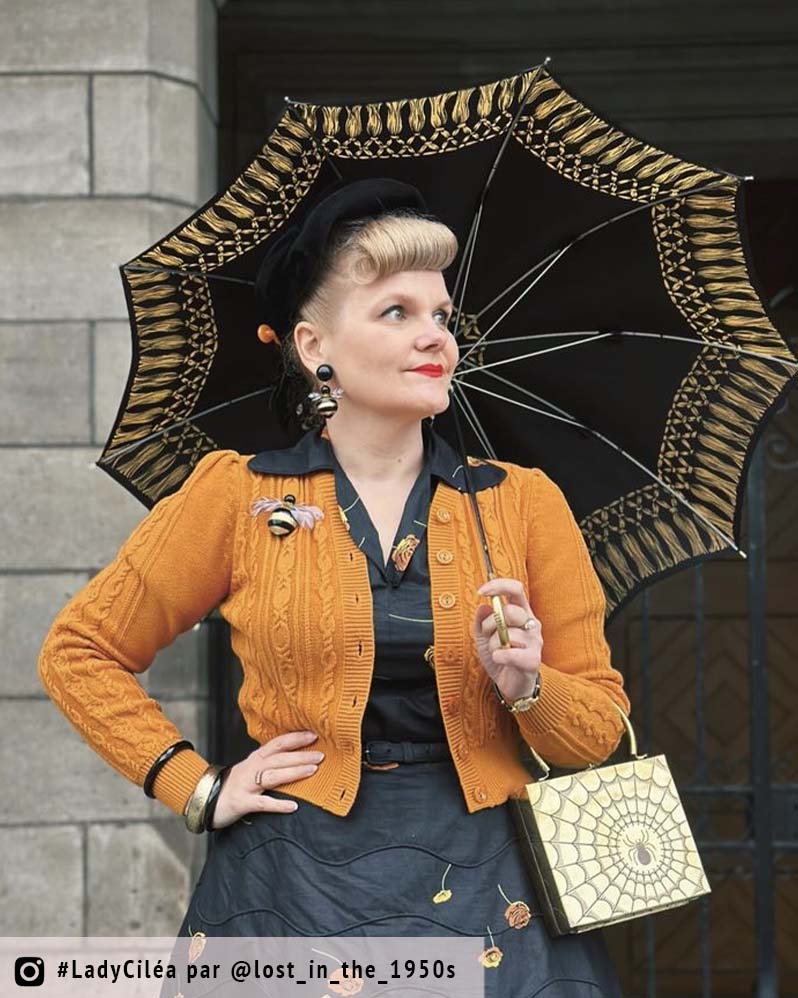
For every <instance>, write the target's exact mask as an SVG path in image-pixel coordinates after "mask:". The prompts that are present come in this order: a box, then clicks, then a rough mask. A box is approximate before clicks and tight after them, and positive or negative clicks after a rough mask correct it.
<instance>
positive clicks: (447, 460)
mask: <svg viewBox="0 0 798 998" xmlns="http://www.w3.org/2000/svg"><path fill="white" fill-rule="evenodd" d="M324 430H325V427H321V428H320V429H311V430H308V431H307V432H306V433H304V434H303V435H302V436H301V437H300V438H299V440H298V441H297V442H296V443H295V444H294V446H293V447H286V448H281V449H279V450H263V451H260V452H259V453H258V454H255V455H254V456H253V457H251V458H250V459H249V461H247V467H248V468H249V469H250V470H251V471H256V472H258V473H259V474H264V475H307V474H312V473H313V472H314V471H320V470H329V471H335V469H336V467H340V465H339V464H338V460H337V458H336V456H335V451H334V450H333V448H332V444H331V443H330V441H329V439H328V438H327V437H326V436H324V435H323V434H324ZM421 433H422V437H423V439H424V454H425V464H426V466H427V467H428V468H429V472H430V474H432V475H435V476H437V477H438V478H440V479H442V480H443V481H445V482H447V483H448V484H449V485H451V486H452V488H454V489H457V490H458V491H459V492H465V486H466V483H465V474H464V470H463V462H462V460H461V458H460V455H459V454H458V453H457V451H456V450H455V449H454V448H453V447H452V446H451V444H450V443H449V442H448V441H447V440H446V439H445V438H444V437H442V436H441V435H440V433H438V432H437V431H436V430H435V429H434V427H433V426H432V425H431V424H430V423H429V422H427V421H422V423H421ZM469 473H470V477H471V481H472V483H473V486H474V490H475V491H477V492H478V491H480V490H481V489H486V488H490V487H491V486H492V485H498V483H499V482H501V481H502V480H503V479H504V478H505V477H506V476H507V472H506V471H505V470H504V468H499V467H498V466H497V465H495V464H490V463H489V462H487V461H482V460H481V459H477V458H469Z"/></svg>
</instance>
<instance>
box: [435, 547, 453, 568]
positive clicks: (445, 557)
mask: <svg viewBox="0 0 798 998" xmlns="http://www.w3.org/2000/svg"><path fill="white" fill-rule="evenodd" d="M435 557H436V558H437V559H438V561H439V562H440V563H441V564H442V565H448V564H449V562H450V561H451V560H452V559H453V558H454V555H453V554H452V552H451V551H450V550H449V549H448V548H441V550H440V551H439V552H438V553H437V554H436V555H435Z"/></svg>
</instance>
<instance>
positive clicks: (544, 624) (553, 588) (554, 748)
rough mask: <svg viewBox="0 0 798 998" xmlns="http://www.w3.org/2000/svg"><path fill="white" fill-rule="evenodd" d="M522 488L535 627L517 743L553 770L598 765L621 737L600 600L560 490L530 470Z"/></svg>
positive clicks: (619, 686) (616, 677) (620, 699)
mask: <svg viewBox="0 0 798 998" xmlns="http://www.w3.org/2000/svg"><path fill="white" fill-rule="evenodd" d="M530 472H531V476H532V477H531V482H530V487H529V489H527V494H528V502H529V506H528V509H527V511H526V516H527V523H528V524H529V539H528V546H527V568H528V573H529V601H530V606H531V607H532V610H533V612H534V614H535V616H537V617H538V619H539V620H540V622H541V631H542V636H543V653H542V657H541V689H540V699H539V700H538V702H537V703H536V704H534V705H533V706H532V707H531V709H530V710H527V711H523V712H520V713H518V714H514V715H513V717H515V718H516V719H517V721H518V725H519V728H520V731H521V735H522V737H523V739H524V741H525V742H526V743H527V744H528V745H531V746H532V748H534V749H535V751H537V752H538V753H539V754H540V755H541V756H542V757H543V758H544V759H545V760H546V762H549V763H551V764H553V765H555V766H565V767H571V768H583V767H584V766H586V765H587V764H588V763H591V762H592V763H601V762H604V761H605V760H606V759H607V758H608V757H609V756H610V755H612V753H613V752H614V751H615V749H616V748H617V747H618V744H619V742H620V739H621V737H622V736H623V734H624V732H625V730H626V729H625V726H624V723H623V719H622V718H621V716H620V715H619V714H618V711H617V710H616V709H615V707H614V706H613V704H612V701H614V702H615V703H616V704H617V705H618V706H619V707H620V708H621V709H622V710H623V711H624V713H625V714H627V716H628V715H629V712H630V709H631V705H630V703H629V699H628V697H627V696H626V693H625V692H624V689H623V677H622V676H621V674H620V672H618V671H617V669H614V668H613V667H612V665H611V664H610V648H609V645H608V643H607V640H606V638H605V636H604V626H605V612H606V597H605V595H604V589H603V587H602V585H601V581H600V580H599V578H598V575H597V574H596V570H595V568H594V567H593V562H592V560H591V557H590V552H589V551H588V548H587V544H586V543H585V539H584V537H583V535H582V531H581V530H580V529H579V525H578V523H577V522H576V519H575V517H574V515H573V513H572V511H571V508H570V506H569V505H568V501H567V500H566V498H565V495H564V494H563V492H562V490H561V489H560V487H559V486H558V485H557V484H556V483H555V482H554V481H553V480H552V479H551V478H549V477H548V475H546V473H545V472H543V471H542V470H541V469H540V468H532V469H530Z"/></svg>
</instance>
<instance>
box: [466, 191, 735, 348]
mask: <svg viewBox="0 0 798 998" xmlns="http://www.w3.org/2000/svg"><path fill="white" fill-rule="evenodd" d="M726 180H727V178H726V177H723V178H722V179H720V180H711V181H709V182H708V183H706V184H697V185H696V186H695V187H689V188H688V189H687V190H686V191H677V192H676V193H675V194H669V195H667V196H666V197H663V198H657V199H655V200H653V201H646V202H645V204H641V205H637V206H636V207H634V208H630V209H629V211H624V212H621V213H620V214H618V215H613V217H612V218H606V219H604V221H603V222H599V223H597V224H596V225H593V226H591V227H590V228H589V229H586V230H585V231H584V232H580V233H579V235H577V236H574V238H573V239H571V240H570V242H568V243H566V244H565V245H564V246H562V247H560V249H559V250H553V251H552V252H551V253H550V254H549V255H548V256H546V257H544V258H543V259H542V260H539V261H538V262H537V263H535V264H534V265H533V266H532V267H530V268H529V270H527V271H526V273H524V274H521V276H520V277H518V278H517V279H516V280H515V281H513V283H512V284H510V285H508V286H507V287H506V288H505V289H504V290H503V291H500V292H499V294H498V295H496V297H495V298H494V299H493V300H492V301H490V302H488V304H487V305H485V306H484V307H483V308H481V309H480V310H479V311H478V312H477V313H476V318H477V319H479V317H480V316H481V315H483V314H484V313H485V312H486V311H487V310H488V309H489V308H491V307H492V306H493V305H494V304H495V303H496V302H497V301H499V300H500V299H501V298H503V297H504V296H505V295H506V294H507V293H508V292H509V291H510V290H511V289H512V288H514V287H515V286H516V284H518V283H519V281H523V280H524V278H526V277H528V276H529V275H530V274H532V273H534V272H535V271H536V270H538V269H540V268H541V267H543V266H544V265H547V266H546V267H545V270H543V271H542V272H541V273H540V274H538V275H537V277H535V279H534V280H533V281H532V282H531V283H530V284H529V285H527V287H526V288H524V290H523V291H522V292H521V294H520V295H518V297H517V298H516V299H515V300H514V301H512V302H510V304H509V305H508V306H507V308H506V309H505V310H504V312H502V314H501V315H500V316H499V317H498V318H497V319H496V320H495V321H494V322H493V324H492V325H491V326H490V327H489V328H488V329H487V330H485V332H484V333H482V335H481V336H480V338H479V339H478V340H475V341H474V343H473V344H472V345H471V347H470V349H469V351H468V353H471V351H472V350H474V349H475V348H476V347H477V346H479V344H480V343H481V342H482V340H484V339H485V337H486V336H488V335H489V334H490V333H491V332H492V331H493V330H494V329H495V328H496V326H497V325H498V324H499V323H500V322H501V321H502V319H504V318H506V316H507V315H508V314H509V313H510V312H511V311H512V310H513V309H514V308H515V306H516V305H517V304H518V303H519V302H520V301H521V299H522V298H523V297H524V296H525V295H526V294H528V292H529V291H531V290H532V288H533V287H534V286H535V285H536V284H537V283H538V281H539V280H540V279H541V278H542V277H544V276H545V275H546V274H547V273H548V271H549V270H550V269H551V268H552V267H553V266H554V264H555V263H557V261H558V260H559V259H560V258H561V257H562V256H563V255H564V254H565V253H566V252H567V251H568V250H569V249H571V247H572V246H574V245H576V243H578V242H580V241H581V240H582V239H586V238H587V237H588V236H590V235H592V234H593V233H594V232H598V231H599V230H600V229H603V228H604V227H605V226H607V225H612V224H614V223H615V222H619V221H621V220H622V219H624V218H628V217H629V216H630V215H635V214H637V213H638V212H641V211H647V210H648V209H649V208H651V207H652V206H653V205H656V204H664V203H666V202H668V201H674V200H676V199H678V198H684V197H686V196H687V195H688V194H694V193H695V192H696V191H702V190H707V189H708V188H710V187H716V186H717V185H718V184H723V183H725V182H726ZM456 335H457V334H456V332H455V336H456ZM468 353H467V354H466V356H468Z"/></svg>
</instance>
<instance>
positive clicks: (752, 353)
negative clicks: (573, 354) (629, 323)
mask: <svg viewBox="0 0 798 998" xmlns="http://www.w3.org/2000/svg"><path fill="white" fill-rule="evenodd" d="M566 336H578V337H581V339H577V340H574V341H573V342H571V343H563V344H561V345H560V346H555V347H546V348H545V349H542V350H533V351H531V352H530V353H523V354H515V355H514V356H512V357H505V358H504V360H494V361H490V362H489V363H487V364H482V365H479V364H475V363H474V362H473V361H472V362H470V370H471V371H486V370H488V369H489V368H491V367H500V366H501V365H503V364H511V363H513V362H514V361H517V360H527V359H528V358H529V357H539V356H542V355H543V354H547V353H554V352H556V351H557V350H568V349H569V348H570V347H576V346H582V344H584V343H593V342H594V341H595V340H603V339H606V338H607V337H613V336H640V337H643V338H649V339H655V340H672V341H676V342H680V343H690V344H692V345H693V346H696V347H701V348H702V349H703V348H704V347H709V348H714V349H717V350H720V351H723V350H726V351H727V352H729V353H733V354H735V355H736V356H738V357H756V358H757V359H758V360H772V361H773V362H774V363H776V364H782V365H783V366H784V367H786V368H787V369H788V370H792V371H798V361H795V360H787V359H786V358H785V357H777V356H776V355H775V354H771V353H762V352H761V351H760V350H747V349H746V348H745V347H741V346H738V345H737V344H736V343H724V342H723V341H722V340H696V339H693V338H692V337H690V336H674V335H671V334H670V333H644V332H639V331H637V330H631V329H613V330H612V331H611V332H607V333H601V332H599V330H597V329H595V330H593V329H589V330H578V331H577V330H572V331H570V332H567V333H530V334H528V335H525V336H505V337H502V338H501V339H498V340H491V341H490V343H487V344H485V345H486V346H489V347H495V346H497V345H498V344H499V343H513V344H515V343H520V342H522V341H523V340H544V339H555V338H558V337H562V338H565V337H566ZM465 360H466V356H463V357H462V358H461V359H460V360H459V361H458V366H459V365H460V364H461V363H464V362H465ZM461 373H463V374H469V373H470V371H463V372H461Z"/></svg>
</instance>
